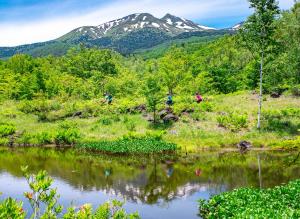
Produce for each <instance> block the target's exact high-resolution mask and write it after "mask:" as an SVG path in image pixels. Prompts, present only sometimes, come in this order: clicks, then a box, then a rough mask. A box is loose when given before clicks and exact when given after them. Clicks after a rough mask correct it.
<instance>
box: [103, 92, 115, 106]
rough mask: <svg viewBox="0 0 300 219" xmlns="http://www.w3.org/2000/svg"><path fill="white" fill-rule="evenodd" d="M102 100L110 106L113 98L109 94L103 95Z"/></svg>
mask: <svg viewBox="0 0 300 219" xmlns="http://www.w3.org/2000/svg"><path fill="white" fill-rule="evenodd" d="M104 98H105V102H106V101H107V103H108V104H109V105H110V104H111V103H112V101H113V96H112V95H111V94H109V93H105V94H104Z"/></svg>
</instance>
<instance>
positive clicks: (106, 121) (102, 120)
mask: <svg viewBox="0 0 300 219" xmlns="http://www.w3.org/2000/svg"><path fill="white" fill-rule="evenodd" d="M97 122H98V123H100V124H102V125H111V124H112V120H111V118H110V117H109V116H103V117H101V118H100V119H98V121H97Z"/></svg>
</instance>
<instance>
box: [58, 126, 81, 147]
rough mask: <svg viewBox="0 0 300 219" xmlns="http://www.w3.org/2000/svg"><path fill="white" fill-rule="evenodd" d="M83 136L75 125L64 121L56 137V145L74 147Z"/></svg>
mask: <svg viewBox="0 0 300 219" xmlns="http://www.w3.org/2000/svg"><path fill="white" fill-rule="evenodd" d="M80 137H81V135H80V132H79V129H78V128H77V125H76V124H75V123H72V122H69V121H64V122H62V123H61V124H60V125H59V129H58V131H57V133H56V134H55V136H54V142H55V144H56V145H74V144H75V143H76V142H78V140H79V139H80Z"/></svg>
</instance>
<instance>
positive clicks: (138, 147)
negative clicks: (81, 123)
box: [77, 136, 177, 154]
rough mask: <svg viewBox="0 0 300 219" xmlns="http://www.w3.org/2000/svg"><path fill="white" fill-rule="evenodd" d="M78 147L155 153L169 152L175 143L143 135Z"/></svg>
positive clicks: (89, 143)
mask: <svg viewBox="0 0 300 219" xmlns="http://www.w3.org/2000/svg"><path fill="white" fill-rule="evenodd" d="M77 147H78V148H83V149H87V150H97V151H102V152H109V153H125V154H126V153H144V154H148V153H155V152H157V153H158V152H171V151H175V150H176V149H177V146H176V144H174V143H168V142H165V141H163V140H162V139H159V138H157V137H151V136H145V137H136V138H128V137H125V138H122V139H119V140H116V141H98V142H88V143H80V144H78V145H77Z"/></svg>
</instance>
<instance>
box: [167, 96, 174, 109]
mask: <svg viewBox="0 0 300 219" xmlns="http://www.w3.org/2000/svg"><path fill="white" fill-rule="evenodd" d="M166 104H167V105H168V106H169V107H170V106H172V105H173V96H172V94H168V97H167V102H166Z"/></svg>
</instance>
